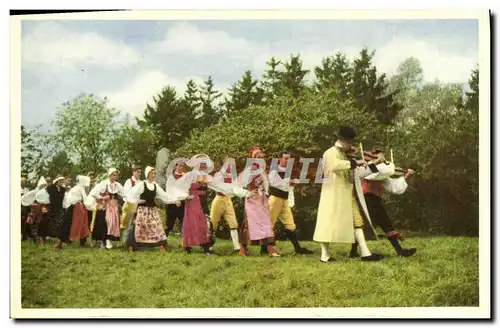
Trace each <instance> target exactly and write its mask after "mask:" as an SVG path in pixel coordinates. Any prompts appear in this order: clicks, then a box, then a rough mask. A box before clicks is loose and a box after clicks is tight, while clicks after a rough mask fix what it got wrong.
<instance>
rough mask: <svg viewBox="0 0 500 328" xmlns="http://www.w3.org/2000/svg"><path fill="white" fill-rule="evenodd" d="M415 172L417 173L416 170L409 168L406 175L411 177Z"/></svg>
mask: <svg viewBox="0 0 500 328" xmlns="http://www.w3.org/2000/svg"><path fill="white" fill-rule="evenodd" d="M414 174H415V171H414V170H412V169H408V171H406V174H405V176H406V178H407V179H408V178H410V177H411V176H412V175H414Z"/></svg>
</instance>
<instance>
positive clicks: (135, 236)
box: [127, 166, 188, 252]
mask: <svg viewBox="0 0 500 328" xmlns="http://www.w3.org/2000/svg"><path fill="white" fill-rule="evenodd" d="M144 176H145V177H146V180H145V181H140V182H138V183H137V184H136V185H135V186H134V187H133V188H132V189H130V191H129V192H128V193H127V201H128V202H130V203H131V204H137V211H136V213H135V215H134V217H133V219H132V222H131V224H132V229H131V232H130V233H129V234H128V240H127V244H128V246H129V250H130V252H134V251H135V249H136V248H137V247H140V246H149V247H156V246H160V250H161V251H162V252H166V249H165V245H166V242H167V236H166V234H165V231H164V230H163V226H162V222H161V218H160V213H159V211H158V207H157V206H156V203H155V199H157V198H158V199H160V200H161V201H162V202H163V203H166V204H172V203H175V202H176V201H179V199H180V198H186V197H188V194H187V193H186V194H184V195H183V194H182V193H179V192H178V193H175V194H174V195H175V196H174V197H173V198H172V197H169V195H168V194H167V193H166V192H165V191H164V190H163V189H162V188H161V187H160V186H159V185H158V184H157V183H156V182H155V179H156V171H155V169H154V168H153V167H151V166H148V167H146V169H145V172H144ZM175 197H177V198H175Z"/></svg>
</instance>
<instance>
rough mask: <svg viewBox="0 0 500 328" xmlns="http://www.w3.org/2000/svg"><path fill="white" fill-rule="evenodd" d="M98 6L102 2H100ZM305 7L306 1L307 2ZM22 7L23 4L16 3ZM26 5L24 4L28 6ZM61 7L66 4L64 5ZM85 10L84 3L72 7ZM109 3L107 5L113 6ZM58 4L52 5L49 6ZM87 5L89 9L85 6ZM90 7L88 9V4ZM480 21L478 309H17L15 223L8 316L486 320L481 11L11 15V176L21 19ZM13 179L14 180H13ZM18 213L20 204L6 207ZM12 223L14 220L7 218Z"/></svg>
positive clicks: (15, 160)
mask: <svg viewBox="0 0 500 328" xmlns="http://www.w3.org/2000/svg"><path fill="white" fill-rule="evenodd" d="M100 5H101V6H102V3H101V4H100ZM306 5H307V4H306ZM16 7H17V8H22V5H17V4H16ZM27 7H28V8H29V6H27ZM65 7H68V6H67V5H65ZM75 7H77V8H85V6H81V5H78V6H75ZM113 7H116V5H115V6H110V7H108V8H113ZM53 8H57V6H55V7H53ZM87 8H89V7H87ZM90 8H91V7H90ZM201 18H203V19H256V18H258V19H305V18H306V19H453V18H455V19H458V18H460V19H479V21H480V24H479V54H480V56H479V67H480V72H481V74H480V90H481V91H480V131H481V135H480V148H481V150H480V163H481V171H480V189H481V195H482V196H481V201H480V251H479V255H480V260H479V266H480V282H481V283H480V307H478V308H462V307H460V308H458V307H457V308H337V309H318V308H307V309H299V308H295V309H268V308H266V309H255V308H252V309H250V308H245V309H237V310H236V309H229V310H228V309H83V310H80V309H21V307H20V304H21V303H20V295H21V293H20V287H21V285H20V274H21V269H20V240H19V238H13V237H14V236H19V233H20V231H19V229H20V227H19V225H18V224H13V225H12V226H11V279H12V280H11V289H12V293H11V317H15V318H89V317H99V318H103V317H107V318H179V317H184V318H186V317H187V318H217V317H226V318H256V317H258V318H305V317H309V318H473V317H475V318H488V317H489V316H490V299H489V293H490V277H489V274H490V236H489V233H490V220H489V219H490V217H491V213H490V198H489V197H488V196H487V195H490V187H489V183H490V175H489V170H490V165H489V161H490V159H489V151H488V150H489V146H490V127H489V122H490V111H489V106H490V102H489V99H490V91H489V86H490V76H489V74H487V72H489V71H490V64H489V61H490V43H489V40H490V32H489V15H488V12H487V11H486V10H475V9H462V10H450V9H440V10H417V11H409V10H404V11H401V10H393V11H385V10H362V11H358V10H348V11H345V10H335V11H331V10H325V9H321V10H296V11H288V10H273V11H248V10H246V11H229V10H228V11H219V10H213V11H202V10H197V11H185V10H182V11H164V10H162V11H133V12H132V11H129V12H101V13H81V14H57V15H43V17H42V16H25V17H21V16H14V17H11V19H10V21H11V25H10V29H11V30H10V37H11V44H10V46H11V48H10V55H11V58H10V60H11V62H10V69H11V75H10V85H11V94H10V97H11V103H10V114H11V116H10V125H11V127H12V129H11V131H10V132H11V133H10V136H11V143H10V156H11V162H10V165H11V166H10V169H11V172H10V175H11V177H18V176H20V136H19V129H20V109H21V108H20V99H21V93H20V19H29V20H40V19H74V20H79V19H201ZM13 181H14V182H16V181H17V179H13ZM18 188H19V187H18V185H17V184H15V183H14V184H13V185H12V186H11V197H12V199H11V204H18V203H19V200H18V199H17V198H18V197H19V196H18V195H19V192H18ZM11 211H12V212H11V217H12V218H17V217H19V215H20V213H19V206H11ZM12 222H14V219H12ZM17 222H18V220H15V223H17Z"/></svg>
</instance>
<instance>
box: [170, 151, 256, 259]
mask: <svg viewBox="0 0 500 328" xmlns="http://www.w3.org/2000/svg"><path fill="white" fill-rule="evenodd" d="M209 164H210V167H213V166H212V165H213V164H212V161H211V160H210V158H209V157H208V156H207V155H205V154H198V155H195V156H193V157H192V158H191V159H190V160H189V161H188V162H187V165H188V166H190V167H192V168H195V169H193V170H192V171H190V172H187V173H186V174H184V176H183V177H182V178H181V179H179V181H178V183H177V184H176V186H175V188H174V189H169V190H168V194H169V197H175V198H177V197H176V195H175V193H176V190H180V192H182V193H184V194H189V196H187V197H182V198H181V197H179V198H177V199H182V200H184V199H187V200H186V203H185V207H184V219H183V223H182V242H183V246H184V248H185V249H186V251H187V252H188V253H191V248H192V247H193V246H201V247H202V248H203V252H204V253H205V255H212V252H211V251H210V246H211V244H210V238H209V232H210V230H209V228H208V223H209V221H208V220H207V216H208V213H209V209H208V202H207V190H208V189H212V190H214V191H215V192H221V193H224V194H225V195H236V196H237V197H246V196H249V195H252V194H253V193H252V192H248V191H246V190H244V189H243V188H241V187H240V186H238V185H237V184H227V183H221V182H220V181H217V180H215V179H214V178H213V177H212V176H211V175H209V174H208V173H209V172H208V169H209ZM171 193H173V194H172V195H171ZM181 196H182V195H181Z"/></svg>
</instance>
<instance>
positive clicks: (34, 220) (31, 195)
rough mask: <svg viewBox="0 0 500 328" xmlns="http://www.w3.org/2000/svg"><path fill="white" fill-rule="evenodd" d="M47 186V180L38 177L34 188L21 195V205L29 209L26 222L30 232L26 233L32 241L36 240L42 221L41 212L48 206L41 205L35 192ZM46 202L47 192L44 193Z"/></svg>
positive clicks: (44, 211)
mask: <svg viewBox="0 0 500 328" xmlns="http://www.w3.org/2000/svg"><path fill="white" fill-rule="evenodd" d="M46 186H47V182H46V180H45V178H44V177H40V179H39V180H38V182H37V185H36V188H35V189H33V190H31V191H28V192H26V193H25V194H24V195H23V196H22V197H21V206H23V207H25V208H27V209H29V212H28V216H27V218H26V223H27V226H28V228H29V229H30V232H29V233H28V234H29V235H30V236H31V238H32V239H33V241H34V242H36V241H37V238H38V236H39V233H38V231H39V228H40V222H41V221H42V218H43V214H44V213H47V212H48V207H47V205H42V204H40V203H38V202H37V201H36V195H37V193H38V192H39V191H40V190H42V189H44V188H45V187H46ZM46 196H47V197H46V203H47V204H48V203H49V202H50V201H49V198H48V194H46Z"/></svg>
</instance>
